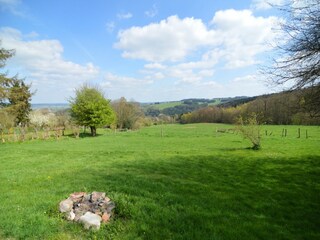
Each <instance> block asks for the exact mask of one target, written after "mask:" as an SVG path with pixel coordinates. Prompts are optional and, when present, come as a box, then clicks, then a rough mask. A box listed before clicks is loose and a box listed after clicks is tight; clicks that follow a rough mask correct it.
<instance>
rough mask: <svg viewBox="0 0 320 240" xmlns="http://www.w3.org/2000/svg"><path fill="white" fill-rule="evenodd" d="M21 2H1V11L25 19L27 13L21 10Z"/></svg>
mask: <svg viewBox="0 0 320 240" xmlns="http://www.w3.org/2000/svg"><path fill="white" fill-rule="evenodd" d="M20 5H21V0H0V10H1V11H9V12H10V13H11V14H13V15H15V16H19V17H25V16H26V15H25V13H24V12H23V11H21V9H20Z"/></svg>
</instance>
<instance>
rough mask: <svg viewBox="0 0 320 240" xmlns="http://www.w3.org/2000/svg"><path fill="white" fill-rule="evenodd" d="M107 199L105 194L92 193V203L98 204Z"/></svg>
mask: <svg viewBox="0 0 320 240" xmlns="http://www.w3.org/2000/svg"><path fill="white" fill-rule="evenodd" d="M105 197H106V193H104V192H92V193H91V199H90V200H91V202H97V201H99V200H102V199H104V198H105Z"/></svg>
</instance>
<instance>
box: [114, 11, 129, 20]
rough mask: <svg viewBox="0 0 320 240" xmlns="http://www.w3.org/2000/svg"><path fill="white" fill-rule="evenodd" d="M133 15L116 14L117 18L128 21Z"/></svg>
mask: <svg viewBox="0 0 320 240" xmlns="http://www.w3.org/2000/svg"><path fill="white" fill-rule="evenodd" d="M132 17H133V15H132V13H130V12H128V13H118V14H117V18H118V19H120V20H122V19H129V18H132Z"/></svg>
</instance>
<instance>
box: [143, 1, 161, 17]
mask: <svg viewBox="0 0 320 240" xmlns="http://www.w3.org/2000/svg"><path fill="white" fill-rule="evenodd" d="M144 14H145V15H146V16H147V17H150V18H153V17H155V16H156V15H157V14H158V8H157V6H156V4H153V5H152V8H151V9H149V10H147V11H145V12H144Z"/></svg>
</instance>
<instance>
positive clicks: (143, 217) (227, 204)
mask: <svg viewBox="0 0 320 240" xmlns="http://www.w3.org/2000/svg"><path fill="white" fill-rule="evenodd" d="M241 150H243V149H241ZM316 158H317V159H318V156H309V160H302V159H298V158H297V159H287V158H286V159H285V158H284V159H273V160H270V159H267V158H260V159H257V160H256V161H251V162H247V161H245V160H242V159H227V158H225V157H220V158H219V157H216V156H192V157H184V156H177V157H173V158H168V159H165V160H159V161H158V160H157V161H146V160H143V159H140V160H139V159H136V160H135V161H134V162H126V163H121V162H119V163H113V164H112V165H110V166H109V168H102V167H101V166H100V165H99V164H97V165H96V167H90V168H87V169H83V170H78V171H70V172H68V174H64V175H63V176H61V178H62V177H63V178H64V184H66V183H68V182H69V183H68V185H69V187H70V189H69V190H70V193H71V192H72V191H78V190H87V191H105V192H107V194H108V195H109V197H110V198H112V199H113V200H114V201H115V202H116V206H117V207H116V212H115V213H116V215H115V219H114V223H112V224H114V225H112V224H111V225H110V226H108V227H107V228H106V229H107V230H108V231H109V232H110V231H111V232H112V233H115V234H120V233H119V232H117V231H118V230H117V229H118V227H119V226H122V227H123V230H122V231H123V232H125V233H126V234H127V236H130V237H129V238H142V239H211V238H212V237H214V238H215V239H236V238H237V236H239V235H241V236H242V238H244V239H300V238H301V239H302V238H305V239H315V237H320V232H319V230H318V228H317V226H319V224H320V220H319V219H320V204H319V201H317V200H318V197H319V193H318V191H317V187H316V186H315V184H314V183H316V182H319V180H320V179H319V163H318V161H316ZM302 166H303V170H302ZM284 169H286V171H284ZM74 176H81V178H80V179H76V181H75V178H74ZM57 187H59V186H57ZM69 187H68V188H69ZM79 187H80V188H81V189H79ZM71 189H72V190H71ZM126 224H128V225H126ZM284 226H285V227H284ZM129 229H130V230H129ZM107 230H106V231H107ZM306 230H308V231H306ZM103 231H104V230H103ZM123 232H122V233H123Z"/></svg>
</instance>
